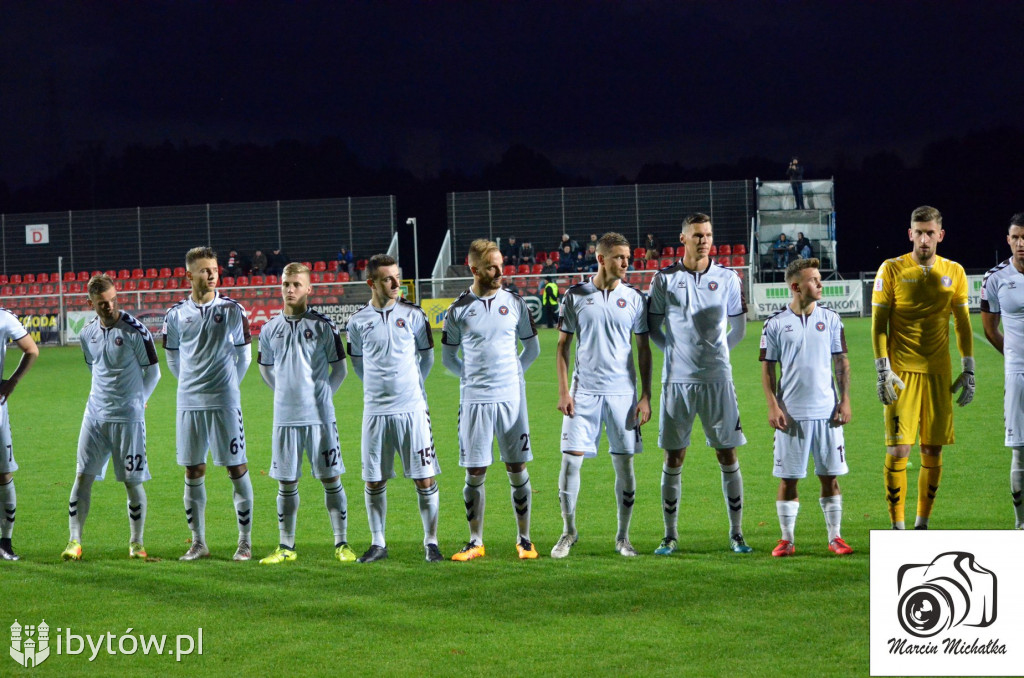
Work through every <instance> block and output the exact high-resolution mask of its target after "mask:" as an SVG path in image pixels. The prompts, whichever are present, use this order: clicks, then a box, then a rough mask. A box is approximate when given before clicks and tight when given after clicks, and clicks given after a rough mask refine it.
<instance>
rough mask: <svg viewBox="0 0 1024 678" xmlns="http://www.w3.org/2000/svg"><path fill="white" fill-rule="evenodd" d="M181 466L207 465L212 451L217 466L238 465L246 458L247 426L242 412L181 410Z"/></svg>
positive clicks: (179, 462) (177, 434)
mask: <svg viewBox="0 0 1024 678" xmlns="http://www.w3.org/2000/svg"><path fill="white" fill-rule="evenodd" d="M175 437H176V439H177V445H178V465H179V466H198V465H199V464H205V463H206V452H207V450H209V452H210V454H211V455H212V456H213V463H214V465H216V466H238V465H239V464H245V463H246V462H247V460H246V458H245V427H244V426H243V425H242V410H241V409H236V408H225V409H219V410H178V428H177V432H176V436H175Z"/></svg>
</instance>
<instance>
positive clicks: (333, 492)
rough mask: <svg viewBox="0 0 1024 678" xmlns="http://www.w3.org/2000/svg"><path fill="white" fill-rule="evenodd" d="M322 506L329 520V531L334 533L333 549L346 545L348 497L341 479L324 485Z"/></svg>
mask: <svg viewBox="0 0 1024 678" xmlns="http://www.w3.org/2000/svg"><path fill="white" fill-rule="evenodd" d="M324 506H326V507H327V516H328V517H329V518H330V519H331V531H332V532H333V533H334V547H335V548H337V547H339V546H341V545H342V544H347V543H348V495H347V494H345V487H344V486H343V485H342V484H341V478H338V479H337V480H335V481H334V482H333V483H324Z"/></svg>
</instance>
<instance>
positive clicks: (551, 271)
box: [540, 257, 558, 275]
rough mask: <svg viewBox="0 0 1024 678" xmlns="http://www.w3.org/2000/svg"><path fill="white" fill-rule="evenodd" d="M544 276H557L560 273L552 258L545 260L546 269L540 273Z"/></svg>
mask: <svg viewBox="0 0 1024 678" xmlns="http://www.w3.org/2000/svg"><path fill="white" fill-rule="evenodd" d="M540 272H541V273H543V274H544V275H555V274H556V273H558V267H557V266H555V262H554V260H553V259H552V258H551V257H547V258H546V259H544V268H542V269H541V271H540Z"/></svg>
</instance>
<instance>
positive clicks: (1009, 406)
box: [1003, 373, 1024, 447]
mask: <svg viewBox="0 0 1024 678" xmlns="http://www.w3.org/2000/svg"><path fill="white" fill-rule="evenodd" d="M1003 422H1004V426H1005V427H1006V446H1007V447H1024V374H1020V373H1016V374H1007V375H1006V385H1005V387H1004V388H1003Z"/></svg>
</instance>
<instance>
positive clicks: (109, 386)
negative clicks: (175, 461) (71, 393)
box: [79, 311, 157, 423]
mask: <svg viewBox="0 0 1024 678" xmlns="http://www.w3.org/2000/svg"><path fill="white" fill-rule="evenodd" d="M79 341H80V342H81V345H82V352H83V353H84V354H85V362H86V364H88V365H89V367H90V369H91V370H92V387H91V388H90V389H89V400H88V401H87V402H86V404H85V416H86V417H89V418H90V419H93V420H95V421H104V422H106V421H110V422H134V423H138V422H140V421H145V420H146V416H145V415H146V403H145V401H144V397H145V393H144V390H143V385H142V374H143V371H144V370H145V368H147V367H149V366H150V365H156V364H157V357H156V347H155V346H154V345H153V335H152V334H150V333H149V330H147V329H146V326H145V325H143V324H142V323H140V322H139V321H138V320H136V319H135V318H134V317H133V316H132V315H130V314H128V313H125V312H124V311H121V317H120V318H119V319H118V321H117V322H116V323H114V326H113V327H105V326H104V325H103V323H102V322H100V319H99V317H96V318H93V320H92V322H90V323H89V324H88V325H86V326H85V327H84V328H83V329H82V332H81V335H80V339H79Z"/></svg>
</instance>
